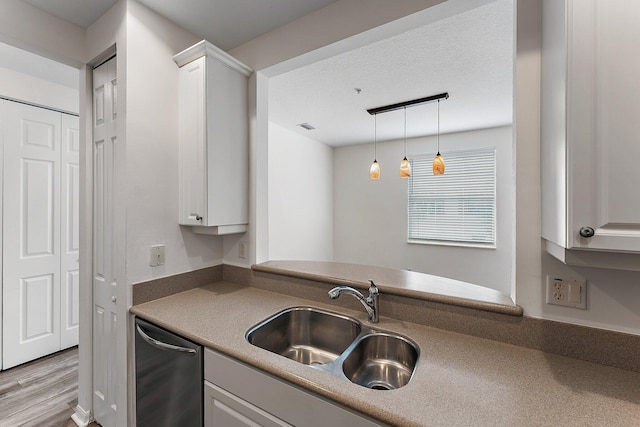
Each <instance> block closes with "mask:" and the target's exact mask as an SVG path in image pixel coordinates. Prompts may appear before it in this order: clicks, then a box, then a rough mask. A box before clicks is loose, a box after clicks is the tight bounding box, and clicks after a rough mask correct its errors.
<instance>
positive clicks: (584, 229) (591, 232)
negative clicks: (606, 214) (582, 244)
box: [580, 227, 596, 238]
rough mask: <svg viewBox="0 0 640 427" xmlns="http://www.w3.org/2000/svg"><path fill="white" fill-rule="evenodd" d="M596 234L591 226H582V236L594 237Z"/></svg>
mask: <svg viewBox="0 0 640 427" xmlns="http://www.w3.org/2000/svg"><path fill="white" fill-rule="evenodd" d="M595 234H596V232H595V230H594V229H593V228H591V227H582V228H581V229H580V235H581V236H582V237H587V238H589V237H593V236H594V235H595Z"/></svg>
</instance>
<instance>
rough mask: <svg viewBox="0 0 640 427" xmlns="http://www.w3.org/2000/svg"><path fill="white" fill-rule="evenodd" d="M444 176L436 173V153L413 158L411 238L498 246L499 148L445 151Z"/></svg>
mask: <svg viewBox="0 0 640 427" xmlns="http://www.w3.org/2000/svg"><path fill="white" fill-rule="evenodd" d="M443 157H444V161H445V165H446V169H445V173H444V175H437V176H435V175H433V169H432V164H433V156H432V155H419V156H414V157H412V159H411V177H410V178H409V183H408V185H409V197H408V200H409V207H408V233H407V234H408V239H409V242H411V243H429V242H431V243H440V244H450V245H460V246H468V245H473V246H484V247H495V242H496V150H495V148H493V147H492V148H482V149H473V150H460V151H447V152H446V154H444V155H443Z"/></svg>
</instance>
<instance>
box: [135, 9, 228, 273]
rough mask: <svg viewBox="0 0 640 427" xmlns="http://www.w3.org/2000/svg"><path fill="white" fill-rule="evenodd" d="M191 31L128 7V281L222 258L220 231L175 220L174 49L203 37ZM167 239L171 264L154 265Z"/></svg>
mask: <svg viewBox="0 0 640 427" xmlns="http://www.w3.org/2000/svg"><path fill="white" fill-rule="evenodd" d="M198 41H199V39H198V38H197V37H196V36H194V35H193V34H191V33H189V32H187V31H185V30H184V29H182V28H180V27H178V26H177V25H175V24H173V23H172V22H170V21H168V20H166V19H165V18H163V17H161V16H159V15H157V14H156V13H154V12H152V11H151V10H149V9H148V8H146V7H145V6H143V5H141V4H140V3H138V2H137V1H130V2H129V3H128V13H127V67H126V76H127V98H126V109H127V121H126V138H127V142H126V163H127V168H126V191H127V194H126V209H127V212H126V228H127V237H126V239H127V244H126V245H127V247H126V259H127V282H128V283H136V282H140V281H144V280H149V279H151V278H155V277H162V276H168V275H173V274H177V273H183V272H186V271H192V270H196V269H199V268H204V267H208V266H212V265H219V264H221V263H222V258H223V252H222V237H220V236H209V235H200V234H195V233H193V232H192V231H191V228H190V227H182V226H179V225H178V110H177V108H178V67H177V66H176V64H175V62H174V61H173V59H172V56H173V55H175V54H176V53H178V52H180V51H182V50H183V49H185V48H187V47H189V46H191V45H193V44H194V43H196V42H198ZM157 244H162V245H165V250H166V264H165V265H163V266H158V267H150V266H149V246H151V245H157Z"/></svg>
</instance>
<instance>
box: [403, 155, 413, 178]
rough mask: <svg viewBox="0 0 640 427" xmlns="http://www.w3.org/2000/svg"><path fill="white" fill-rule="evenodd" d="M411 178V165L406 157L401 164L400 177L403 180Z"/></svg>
mask: <svg viewBox="0 0 640 427" xmlns="http://www.w3.org/2000/svg"><path fill="white" fill-rule="evenodd" d="M410 176H411V163H409V160H407V158H406V157H405V158H404V159H402V162H400V177H401V178H409V177H410Z"/></svg>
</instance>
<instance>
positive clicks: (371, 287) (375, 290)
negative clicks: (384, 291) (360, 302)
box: [369, 279, 380, 296]
mask: <svg viewBox="0 0 640 427" xmlns="http://www.w3.org/2000/svg"><path fill="white" fill-rule="evenodd" d="M369 283H370V285H369V296H371V295H378V294H379V293H380V291H378V287H377V286H376V284H375V283H373V280H371V279H369Z"/></svg>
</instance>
